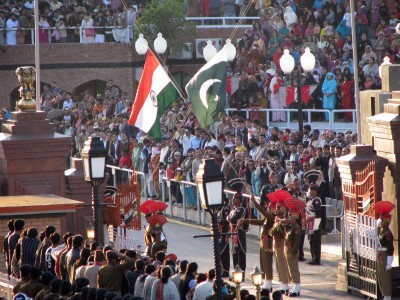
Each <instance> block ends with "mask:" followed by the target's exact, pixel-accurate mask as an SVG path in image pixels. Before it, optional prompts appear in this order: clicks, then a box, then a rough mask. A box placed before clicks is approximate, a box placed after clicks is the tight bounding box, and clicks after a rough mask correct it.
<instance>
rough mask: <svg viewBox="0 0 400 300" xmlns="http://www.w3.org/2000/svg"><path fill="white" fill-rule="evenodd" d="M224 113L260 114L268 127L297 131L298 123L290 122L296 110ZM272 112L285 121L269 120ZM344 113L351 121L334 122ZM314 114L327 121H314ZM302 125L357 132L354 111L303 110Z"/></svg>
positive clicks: (229, 113)
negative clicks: (281, 113) (282, 117)
mask: <svg viewBox="0 0 400 300" xmlns="http://www.w3.org/2000/svg"><path fill="white" fill-rule="evenodd" d="M225 111H226V113H227V114H228V115H231V116H233V115H241V114H242V115H243V113H244V114H245V116H246V118H250V114H251V113H252V112H261V113H262V114H264V116H265V120H266V122H267V125H268V127H270V128H271V127H275V126H276V127H278V128H279V129H284V128H290V129H291V130H294V131H296V130H298V128H299V125H298V124H299V123H298V121H297V120H296V121H292V120H293V115H294V114H297V113H298V110H297V109H289V108H284V109H269V108H260V109H242V110H238V109H236V108H226V109H225ZM273 112H284V113H285V118H286V121H284V122H275V121H272V120H271V113H273ZM346 112H350V113H351V114H352V121H351V122H339V121H335V119H338V118H339V114H343V113H346ZM316 114H320V115H321V114H323V115H324V117H325V114H327V115H328V117H329V118H328V120H327V121H315V118H316V116H317V115H316ZM303 116H305V117H303V124H304V125H306V124H309V125H311V128H312V129H319V130H326V129H329V130H334V131H340V130H352V131H353V132H355V131H357V120H356V110H355V109H335V110H332V111H330V110H328V109H303Z"/></svg>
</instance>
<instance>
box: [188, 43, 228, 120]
mask: <svg viewBox="0 0 400 300" xmlns="http://www.w3.org/2000/svg"><path fill="white" fill-rule="evenodd" d="M226 63H227V56H226V49H225V47H224V48H222V50H220V51H219V52H218V53H217V54H216V55H215V56H214V57H213V58H212V59H211V60H210V61H209V62H207V63H206V64H205V65H204V66H203V67H202V68H201V69H200V70H199V71H198V72H197V73H196V75H194V77H193V78H192V79H191V80H190V81H189V82H188V84H187V85H186V92H187V94H188V96H189V100H190V102H191V103H192V106H193V112H194V114H195V115H196V118H197V120H198V121H199V123H200V126H201V127H205V126H208V125H211V124H214V123H215V122H216V121H217V120H219V117H220V115H221V113H222V112H224V110H225V97H226Z"/></svg>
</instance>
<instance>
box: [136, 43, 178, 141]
mask: <svg viewBox="0 0 400 300" xmlns="http://www.w3.org/2000/svg"><path fill="white" fill-rule="evenodd" d="M178 98H179V93H178V91H177V89H176V88H175V86H174V84H173V83H172V81H171V78H170V77H169V76H168V74H167V72H166V71H165V69H164V67H163V66H162V65H161V64H160V62H159V61H158V59H157V58H156V57H155V56H154V54H153V52H151V51H150V50H149V51H147V56H146V62H145V64H144V68H143V73H142V77H141V78H140V82H139V87H138V90H137V93H136V98H135V102H134V103H133V108H132V113H131V116H130V118H129V121H128V123H129V125H132V126H136V127H137V128H139V129H140V130H142V131H144V132H145V133H148V134H150V135H151V136H152V137H153V138H155V139H157V140H161V129H160V117H161V115H162V114H163V112H164V111H165V109H167V108H168V107H170V106H171V104H172V103H173V102H174V101H175V100H176V99H178Z"/></svg>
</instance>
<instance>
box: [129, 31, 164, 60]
mask: <svg viewBox="0 0 400 300" xmlns="http://www.w3.org/2000/svg"><path fill="white" fill-rule="evenodd" d="M167 47H168V45H167V41H166V40H165V38H164V37H163V35H162V33H161V32H159V33H157V38H156V39H155V40H154V50H155V51H156V52H157V53H158V54H164V53H165V51H167ZM148 49H149V43H148V42H147V40H146V39H145V38H144V37H143V34H142V33H139V38H138V39H137V40H136V42H135V50H136V52H137V53H138V54H139V55H144V54H146V53H147V50H148Z"/></svg>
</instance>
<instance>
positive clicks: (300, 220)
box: [288, 177, 307, 261]
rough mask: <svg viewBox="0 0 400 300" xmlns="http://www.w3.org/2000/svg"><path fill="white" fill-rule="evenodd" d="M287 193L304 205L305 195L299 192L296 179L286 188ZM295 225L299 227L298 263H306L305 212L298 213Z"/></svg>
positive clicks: (299, 185) (299, 187) (299, 188)
mask: <svg viewBox="0 0 400 300" xmlns="http://www.w3.org/2000/svg"><path fill="white" fill-rule="evenodd" d="M288 188H289V189H288V191H289V193H291V194H292V197H293V198H298V199H300V200H301V201H303V202H304V203H306V199H307V195H306V193H304V192H303V191H302V190H301V184H300V180H299V179H298V178H297V177H296V178H294V179H293V182H292V184H291V186H290V187H288ZM297 223H298V224H299V226H300V227H301V239H300V245H299V261H306V259H305V258H304V239H305V236H306V229H307V220H306V212H305V210H304V209H303V210H301V211H300V218H298V219H297Z"/></svg>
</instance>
